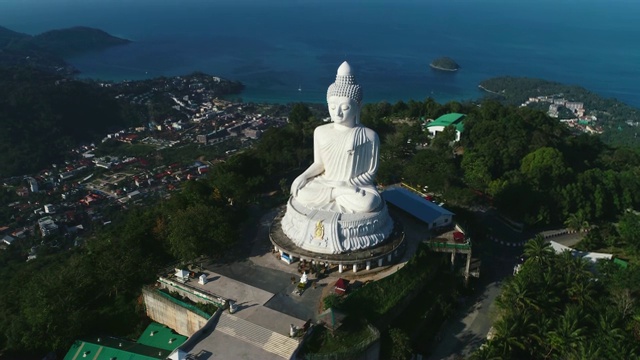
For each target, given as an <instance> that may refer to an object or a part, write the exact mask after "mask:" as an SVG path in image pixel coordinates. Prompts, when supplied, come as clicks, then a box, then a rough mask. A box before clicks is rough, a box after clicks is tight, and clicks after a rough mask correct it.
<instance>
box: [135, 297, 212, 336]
mask: <svg viewBox="0 0 640 360" xmlns="http://www.w3.org/2000/svg"><path fill="white" fill-rule="evenodd" d="M142 296H143V299H144V304H145V307H146V312H147V316H149V317H150V318H151V319H153V321H156V322H159V323H161V324H164V325H166V326H168V327H170V328H172V329H173V330H175V331H176V332H177V333H178V334H180V335H184V336H191V335H193V334H194V333H195V332H196V331H198V330H200V329H201V328H202V327H204V325H205V324H206V323H207V321H208V320H209V319H207V318H204V317H202V316H200V315H198V314H196V313H194V312H192V311H190V310H188V309H185V308H184V307H182V306H180V305H178V304H176V303H173V302H172V301H171V300H168V299H166V298H164V297H163V296H162V295H160V294H158V293H157V291H156V290H155V289H142Z"/></svg>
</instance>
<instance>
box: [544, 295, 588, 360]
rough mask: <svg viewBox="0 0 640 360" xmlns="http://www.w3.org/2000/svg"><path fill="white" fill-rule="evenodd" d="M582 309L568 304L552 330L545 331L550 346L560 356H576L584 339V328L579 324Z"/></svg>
mask: <svg viewBox="0 0 640 360" xmlns="http://www.w3.org/2000/svg"><path fill="white" fill-rule="evenodd" d="M581 314H582V311H581V309H580V308H579V307H577V306H574V305H569V306H568V307H567V308H566V310H565V312H564V314H563V315H562V316H560V318H559V319H558V323H557V326H556V328H555V329H554V330H551V331H549V332H548V333H547V336H548V341H549V343H550V345H551V348H552V349H554V350H555V351H556V352H557V354H558V355H559V356H560V358H569V357H576V356H577V349H578V347H579V346H581V343H582V342H583V341H584V340H585V335H584V333H585V328H584V327H583V326H582V325H581V324H580V319H581Z"/></svg>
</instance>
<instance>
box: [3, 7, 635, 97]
mask: <svg viewBox="0 0 640 360" xmlns="http://www.w3.org/2000/svg"><path fill="white" fill-rule="evenodd" d="M36 1H37V0H26V1H24V0H20V1H8V0H0V10H2V11H0V25H1V26H4V27H7V28H9V29H11V30H13V31H17V32H22V33H26V34H30V35H37V34H39V33H42V32H45V31H49V30H55V29H61V28H69V27H74V26H88V27H92V28H98V29H100V30H104V31H106V32H108V33H109V34H111V35H113V36H117V37H121V38H124V39H128V40H132V41H134V42H133V43H132V44H130V45H126V46H122V47H116V48H112V49H108V50H105V51H101V52H98V53H92V54H85V55H82V56H78V57H75V58H72V59H69V62H70V63H71V64H72V65H74V66H76V67H77V68H78V69H79V70H80V71H81V72H82V74H81V76H83V77H89V78H95V79H103V80H123V79H130V80H137V79H143V78H150V77H156V76H173V75H185V74H188V73H191V72H193V71H202V72H205V73H209V74H211V75H215V76H221V77H224V78H227V79H230V80H237V81H241V82H243V83H244V84H245V85H246V90H245V91H244V92H243V93H242V94H241V95H240V97H242V98H243V100H245V101H254V102H296V101H305V102H316V103H319V102H322V101H324V100H323V99H324V94H323V93H324V92H325V91H326V86H328V84H329V83H330V82H331V81H332V80H333V77H334V76H335V71H336V69H337V67H338V66H339V64H340V63H341V62H342V61H343V60H349V62H350V63H351V64H352V65H353V67H354V71H355V72H356V75H357V76H358V80H359V81H360V82H361V83H362V84H363V88H364V92H365V93H364V101H365V102H378V101H383V100H386V101H389V102H395V101H397V100H404V101H407V100H409V99H414V100H424V99H425V98H427V97H432V98H434V99H436V100H437V101H439V102H446V101H450V100H468V99H477V98H479V97H480V96H482V93H481V92H480V91H479V90H478V89H477V85H478V83H479V82H480V81H482V80H485V79H488V78H492V77H496V76H513V77H531V78H540V79H544V80H548V81H554V82H560V83H564V84H567V85H577V86H581V87H584V88H586V89H587V90H589V91H591V92H594V93H597V94H599V95H601V96H602V97H605V98H616V99H618V100H620V101H623V102H625V103H627V104H629V105H632V106H635V107H640V86H639V85H638V83H637V79H640V67H638V66H637V64H640V48H638V47H632V46H630V45H629V44H633V43H634V39H637V38H640V27H638V26H637V25H636V24H638V23H640V4H638V3H636V2H632V1H624V0H619V1H616V2H610V1H604V0H592V1H581V2H575V1H569V0H566V1H551V0H549V1H542V2H540V1H533V0H527V1H518V2H510V1H506V0H492V1H489V0H485V1H471V0H450V1H428V2H423V1H417V0H401V1H399V2H394V3H393V4H389V3H388V2H385V1H382V0H380V1H373V2H372V1H364V0H357V1H355V0H352V1H340V2H338V1H337V0H336V1H333V2H327V1H326V0H325V1H320V0H306V1H301V0H280V1H276V2H273V1H268V2H267V1H264V0H243V1H241V2H238V1H231V0H219V1H217V2H216V3H215V4H214V3H209V2H204V1H201V0H187V1H161V2H157V1H156V2H151V1H150V0H141V1H136V2H131V1H123V0H122V1H105V0H94V1H80V0H58V1H55V0H54V1H48V2H46V3H41V2H38V6H35V7H34V6H32V5H33V3H35V2H36ZM30 4H31V5H30ZM247 4H251V5H253V6H246V5H247ZM337 4H339V5H340V6H339V7H338V8H336V6H332V5H337ZM150 5H152V6H150ZM327 5H329V6H327ZM365 5H366V6H365ZM633 7H636V8H637V10H638V11H633V9H632V8H633ZM551 10H553V11H551ZM440 56H448V57H451V58H452V59H454V60H455V61H456V62H458V63H459V64H460V65H461V67H462V68H461V70H460V71H458V72H456V73H455V74H441V73H438V72H437V71H435V70H431V69H430V68H429V66H428V65H429V63H430V62H431V61H432V60H433V59H435V58H436V57H440ZM612 64H614V65H613V66H612ZM299 87H301V88H302V91H298V88H299Z"/></svg>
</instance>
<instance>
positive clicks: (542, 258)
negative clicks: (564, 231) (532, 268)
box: [524, 234, 553, 265]
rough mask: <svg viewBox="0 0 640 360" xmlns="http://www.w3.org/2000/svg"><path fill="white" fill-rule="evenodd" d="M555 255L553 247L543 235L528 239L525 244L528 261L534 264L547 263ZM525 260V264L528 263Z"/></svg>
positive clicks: (525, 254)
mask: <svg viewBox="0 0 640 360" xmlns="http://www.w3.org/2000/svg"><path fill="white" fill-rule="evenodd" d="M552 255H553V249H552V248H551V244H549V243H548V242H547V241H546V240H545V239H544V237H542V235H539V234H538V235H536V237H534V238H533V239H531V240H529V241H527V243H526V244H525V245H524V256H526V257H527V261H526V262H530V263H533V264H546V263H548V262H549V261H550V259H551V256H552ZM526 262H525V265H526Z"/></svg>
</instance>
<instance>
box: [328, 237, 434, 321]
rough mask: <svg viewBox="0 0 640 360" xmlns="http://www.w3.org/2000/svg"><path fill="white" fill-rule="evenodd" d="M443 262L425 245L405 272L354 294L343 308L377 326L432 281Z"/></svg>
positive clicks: (341, 306)
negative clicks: (398, 305) (413, 292)
mask: <svg viewBox="0 0 640 360" xmlns="http://www.w3.org/2000/svg"><path fill="white" fill-rule="evenodd" d="M442 259H443V258H442V256H440V254H435V253H432V252H430V251H429V250H428V248H427V247H426V246H425V245H422V244H421V245H420V248H419V249H418V252H417V253H416V255H415V256H414V257H413V258H412V259H411V260H410V261H409V263H407V265H405V266H404V267H403V268H402V269H400V270H399V271H397V272H396V273H395V274H393V275H391V276H387V277H386V278H384V279H382V280H379V281H376V282H373V283H370V284H367V285H365V286H363V287H361V288H360V289H358V290H356V291H354V292H353V293H351V294H350V295H349V296H348V297H347V298H346V299H345V300H344V301H343V303H342V304H341V305H340V308H341V309H343V310H345V311H346V312H347V313H349V314H351V315H355V316H357V317H362V318H365V319H367V320H369V321H371V322H375V321H376V320H377V319H379V318H380V317H381V316H383V315H384V314H386V313H387V312H388V311H389V310H391V309H393V308H394V307H395V306H396V305H397V304H398V303H399V302H400V301H401V300H402V299H403V298H404V297H405V296H407V294H409V293H410V292H411V291H414V289H416V288H417V287H419V286H422V285H423V284H424V283H425V282H426V281H427V280H428V279H429V278H430V277H432V276H433V275H434V274H435V272H436V271H438V268H439V267H440V265H441V264H442V261H443V260H442Z"/></svg>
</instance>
